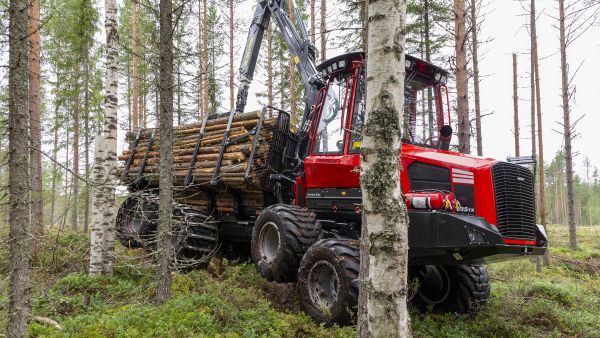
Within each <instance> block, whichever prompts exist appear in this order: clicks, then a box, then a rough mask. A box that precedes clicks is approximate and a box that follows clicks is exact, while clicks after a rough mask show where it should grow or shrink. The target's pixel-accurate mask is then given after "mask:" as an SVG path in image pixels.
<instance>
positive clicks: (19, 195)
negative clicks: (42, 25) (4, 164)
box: [6, 0, 30, 337]
mask: <svg viewBox="0 0 600 338" xmlns="http://www.w3.org/2000/svg"><path fill="white" fill-rule="evenodd" d="M27 6H28V2H27V1H24V0H10V4H9V20H10V25H9V47H8V48H9V51H8V65H9V70H8V93H9V94H8V95H9V97H8V99H9V101H8V139H9V141H8V142H9V144H8V149H9V158H8V172H9V178H8V187H9V226H10V233H9V236H10V238H11V240H10V241H9V243H10V266H9V269H8V271H9V287H10V291H9V298H10V299H9V305H8V315H7V320H6V334H7V336H8V337H25V336H26V335H27V319H28V316H29V311H30V305H29V251H30V250H29V245H30V239H29V220H30V219H29V208H30V205H29V204H30V200H29V196H28V194H29V183H30V180H29V168H30V162H29V149H28V144H29V140H28V138H29V130H28V127H29V104H28V103H29V102H28V101H29V87H28V78H29V77H28V70H29V69H28V55H29V44H28V43H27V36H28V28H29V27H28V25H29V17H28V11H27Z"/></svg>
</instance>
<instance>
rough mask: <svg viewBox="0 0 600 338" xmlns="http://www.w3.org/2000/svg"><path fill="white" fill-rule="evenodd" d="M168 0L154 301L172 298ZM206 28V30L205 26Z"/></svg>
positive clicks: (166, 1) (163, 15)
mask: <svg viewBox="0 0 600 338" xmlns="http://www.w3.org/2000/svg"><path fill="white" fill-rule="evenodd" d="M172 12H173V10H172V3H171V0H160V50H159V51H160V116H159V124H160V178H159V180H160V184H159V187H160V188H159V201H160V202H159V209H158V232H157V255H156V257H157V258H158V270H157V283H156V301H157V302H158V303H164V302H165V301H166V300H167V299H169V298H171V280H172V277H171V269H170V265H171V255H172V253H171V228H172V208H173V204H172V203H173V175H172V173H171V168H172V166H173V36H172V31H173V21H172V20H173V17H172ZM205 31H206V30H205Z"/></svg>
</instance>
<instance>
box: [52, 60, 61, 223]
mask: <svg viewBox="0 0 600 338" xmlns="http://www.w3.org/2000/svg"><path fill="white" fill-rule="evenodd" d="M55 72H56V87H55V93H56V95H55V97H54V126H53V129H54V136H53V142H52V187H51V199H52V201H51V202H50V203H51V204H50V226H54V215H55V211H56V171H57V170H58V169H57V157H58V128H59V119H58V117H59V115H58V113H59V110H60V104H59V99H58V94H59V93H60V73H59V68H58V62H57V64H56V65H55Z"/></svg>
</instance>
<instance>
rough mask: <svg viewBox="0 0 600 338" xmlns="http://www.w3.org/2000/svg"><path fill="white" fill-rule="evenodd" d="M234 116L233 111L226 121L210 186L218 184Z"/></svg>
mask: <svg viewBox="0 0 600 338" xmlns="http://www.w3.org/2000/svg"><path fill="white" fill-rule="evenodd" d="M234 114H235V110H232V111H230V112H229V120H227V128H226V129H225V134H223V142H222V143H221V149H220V150H219V157H218V158H217V165H216V166H215V171H214V172H213V176H212V179H211V180H210V184H211V185H215V184H217V182H218V180H217V179H218V178H219V171H221V163H222V162H223V154H224V153H225V147H227V146H228V145H229V131H230V130H231V122H233V115H234Z"/></svg>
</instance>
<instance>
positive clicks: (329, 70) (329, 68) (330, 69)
mask: <svg viewBox="0 0 600 338" xmlns="http://www.w3.org/2000/svg"><path fill="white" fill-rule="evenodd" d="M327 72H328V73H331V72H333V69H332V68H331V65H329V67H327Z"/></svg>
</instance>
